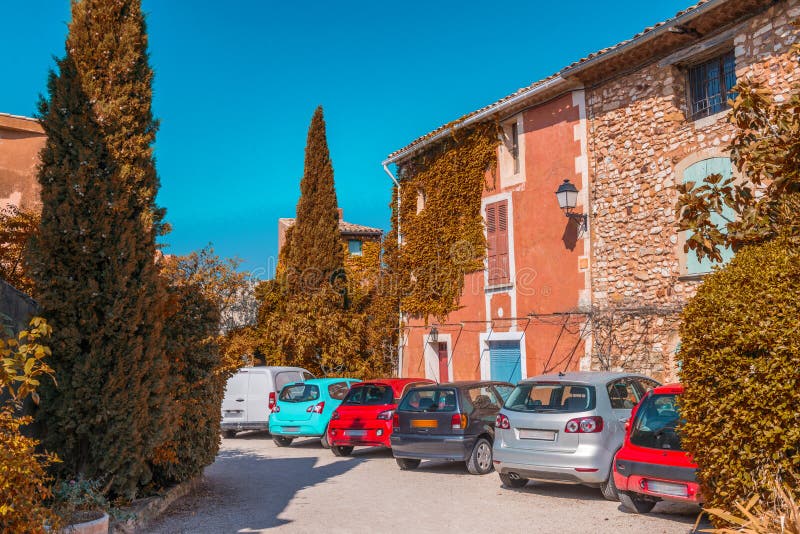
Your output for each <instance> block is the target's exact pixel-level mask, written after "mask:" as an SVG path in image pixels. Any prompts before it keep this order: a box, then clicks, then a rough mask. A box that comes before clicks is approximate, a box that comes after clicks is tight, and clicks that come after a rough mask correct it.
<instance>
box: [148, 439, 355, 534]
mask: <svg viewBox="0 0 800 534" xmlns="http://www.w3.org/2000/svg"><path fill="white" fill-rule="evenodd" d="M261 437H262V439H263V436H261ZM315 443H316V446H317V447H319V441H318V440H317V441H314V440H309V441H308V442H306V441H304V442H300V443H298V445H299V448H305V447H312V446H314V445H315ZM318 461H319V459H318V458H315V457H300V458H266V457H264V456H261V455H258V454H255V453H251V452H249V451H246V450H241V449H233V450H223V451H221V452H220V453H219V455H218V456H217V460H216V462H215V463H214V464H213V465H211V466H210V467H208V468H207V469H206V472H205V478H204V483H203V485H202V487H201V488H200V489H199V491H198V492H196V493H195V494H194V495H191V496H188V497H185V498H184V499H181V500H179V501H177V502H176V503H175V504H173V506H172V507H170V509H169V510H168V511H167V516H166V517H164V518H163V519H162V520H161V521H160V522H158V523H156V524H153V525H151V526H150V528H149V529H148V532H153V533H170V534H172V533H184V532H185V533H190V532H191V533H195V532H203V533H216V532H220V533H222V532H226V533H228V532H259V531H261V530H265V529H269V528H273V527H277V526H280V525H284V524H287V523H289V521H286V520H284V519H280V518H279V517H278V516H279V515H281V513H283V511H284V510H285V509H286V507H287V505H288V504H289V503H290V502H291V501H292V499H294V498H295V495H296V494H297V493H298V492H300V491H302V490H303V489H305V488H309V487H311V486H315V485H317V484H320V483H323V482H325V481H327V480H329V479H331V478H334V477H337V476H339V475H341V474H343V473H346V472H347V471H349V470H351V469H353V468H354V467H355V466H357V465H358V464H360V463H361V462H362V461H363V460H360V459H357V458H346V459H342V460H340V461H335V462H332V463H329V464H326V465H317V463H318ZM253 488H257V490H256V491H254V490H253ZM212 518H213V519H212Z"/></svg>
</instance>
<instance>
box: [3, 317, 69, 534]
mask: <svg viewBox="0 0 800 534" xmlns="http://www.w3.org/2000/svg"><path fill="white" fill-rule="evenodd" d="M49 335H50V327H49V326H48V325H47V323H46V322H44V321H43V320H42V319H40V318H38V317H37V318H34V319H33V320H32V321H31V324H30V328H29V329H28V330H25V331H23V332H20V333H19V334H18V335H17V336H16V337H11V338H9V339H0V362H1V363H2V365H0V397H5V398H6V401H5V402H4V403H3V404H2V406H0V532H4V533H9V534H15V533H38V532H44V531H45V525H50V526H53V525H55V524H56V523H57V521H56V518H55V516H54V514H53V513H52V512H51V511H50V509H49V508H48V507H47V506H46V505H45V501H46V500H47V499H49V498H50V497H51V496H52V493H51V490H50V486H49V484H50V477H49V476H48V474H47V467H48V466H49V465H50V464H52V463H53V462H54V461H56V460H57V459H56V458H55V457H54V456H51V455H48V454H40V453H37V452H36V447H37V445H38V441H36V440H35V439H32V438H30V437H27V436H25V435H23V433H22V428H23V427H24V426H25V425H27V424H29V423H30V422H31V420H30V417H21V416H20V415H19V411H20V407H21V404H22V402H23V401H24V400H25V399H26V398H27V397H28V396H31V395H32V396H34V399H36V398H37V397H36V388H37V386H38V385H39V380H40V379H41V377H42V376H43V375H47V374H49V373H50V371H51V370H50V368H49V367H48V366H47V364H46V363H45V362H44V358H46V357H47V356H49V355H50V350H49V349H48V348H47V347H46V346H44V345H42V344H41V343H40V341H41V340H43V339H44V338H46V337H48V336H49Z"/></svg>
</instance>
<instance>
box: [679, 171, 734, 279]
mask: <svg viewBox="0 0 800 534" xmlns="http://www.w3.org/2000/svg"><path fill="white" fill-rule="evenodd" d="M712 174H721V175H722V178H723V179H727V178H730V177H731V176H732V175H733V167H732V166H731V160H730V159H728V158H708V159H704V160H702V161H698V162H697V163H695V164H694V165H690V166H689V167H687V168H686V170H685V171H683V183H686V182H694V183H696V184H699V183H702V182H703V180H705V179H706V178H707V177H708V176H711V175H712ZM734 217H735V214H734V211H733V209H732V208H730V207H728V206H724V207H723V208H722V215H720V214H718V213H712V214H711V222H713V223H714V224H716V225H717V227H719V228H721V227H722V226H723V225H724V224H725V219H726V218H727V219H733V218H734ZM685 237H686V236H685ZM681 253H682V254H686V267H685V269H684V274H687V275H698V274H706V273H710V272H711V267H712V266H713V265H714V264H715V263H714V262H712V261H711V260H709V259H708V258H705V259H703V261H700V260H698V259H697V255H696V254H695V253H694V252H693V251H691V250H690V251H689V252H686V253H684V252H683V248H681ZM732 257H733V250H731V249H730V248H725V249H723V250H722V264H725V263H727V262H729V261H730V259H731V258H732Z"/></svg>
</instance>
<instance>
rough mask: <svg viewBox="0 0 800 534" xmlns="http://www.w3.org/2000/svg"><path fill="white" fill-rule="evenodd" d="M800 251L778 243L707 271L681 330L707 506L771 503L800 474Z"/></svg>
mask: <svg viewBox="0 0 800 534" xmlns="http://www.w3.org/2000/svg"><path fill="white" fill-rule="evenodd" d="M798 281H800V249H798V248H797V247H796V246H794V247H793V246H792V245H791V244H790V243H789V242H788V241H786V240H782V239H778V240H775V241H771V242H769V243H766V244H763V245H758V246H750V247H745V248H743V249H742V250H740V251H739V252H738V253H737V255H736V256H735V257H734V259H733V260H732V261H731V263H730V264H728V265H727V266H726V267H724V268H722V269H719V270H717V271H715V272H714V273H713V274H711V275H709V276H708V277H707V278H706V279H705V281H704V283H703V285H702V286H701V287H700V288H699V289H698V292H697V295H696V296H695V297H694V298H693V299H692V300H691V301H690V302H689V304H688V305H687V307H686V309H685V310H684V313H683V324H682V326H681V350H680V354H679V358H680V359H681V360H682V369H681V380H682V382H683V383H684V386H685V388H686V392H685V394H684V395H683V397H682V400H681V404H682V406H681V413H682V414H683V416H684V417H685V418H686V423H685V425H684V426H683V436H684V439H683V441H684V444H685V446H686V448H687V449H688V450H689V451H690V452H691V453H692V454H693V455H694V459H695V460H696V462H697V463H698V465H699V469H698V478H699V480H700V482H701V484H702V486H703V492H704V495H705V497H706V503H707V504H709V505H711V506H712V507H715V508H722V509H727V510H732V509H733V506H734V503H735V502H736V501H737V500H741V499H745V498H747V497H748V496H750V495H752V494H756V495H758V496H760V497H762V498H765V499H768V498H769V496H770V495H771V493H772V492H771V490H770V482H769V481H771V480H774V479H775V478H782V479H783V480H784V482H785V483H786V484H787V487H788V489H789V491H791V492H793V493H794V495H795V496H797V494H798V489H799V488H798V481H797V480H796V479H795V478H787V475H788V474H789V473H792V472H794V473H796V472H798V471H799V470H800V454H799V452H800V451H798V444H800V410H798V406H800V374H799V373H798V364H800V320H799V319H798V318H799V317H800V284H798Z"/></svg>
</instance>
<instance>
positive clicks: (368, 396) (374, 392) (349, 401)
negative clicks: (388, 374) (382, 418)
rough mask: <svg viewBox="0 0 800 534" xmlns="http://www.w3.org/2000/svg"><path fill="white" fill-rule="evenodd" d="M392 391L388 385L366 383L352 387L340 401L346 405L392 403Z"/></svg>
mask: <svg viewBox="0 0 800 534" xmlns="http://www.w3.org/2000/svg"><path fill="white" fill-rule="evenodd" d="M393 401H394V393H393V391H392V388H390V387H389V386H382V385H378V384H368V385H366V386H355V387H353V388H352V389H351V390H350V392H349V393H348V394H347V396H346V397H345V398H344V401H342V404H345V405H348V406H351V405H352V406H375V405H379V404H392V402H393Z"/></svg>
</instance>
